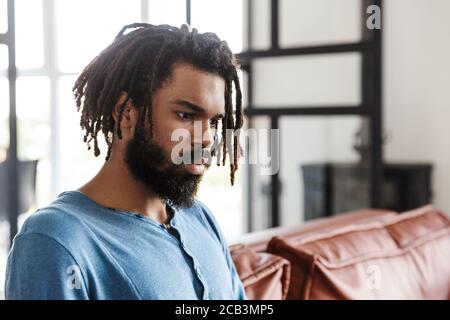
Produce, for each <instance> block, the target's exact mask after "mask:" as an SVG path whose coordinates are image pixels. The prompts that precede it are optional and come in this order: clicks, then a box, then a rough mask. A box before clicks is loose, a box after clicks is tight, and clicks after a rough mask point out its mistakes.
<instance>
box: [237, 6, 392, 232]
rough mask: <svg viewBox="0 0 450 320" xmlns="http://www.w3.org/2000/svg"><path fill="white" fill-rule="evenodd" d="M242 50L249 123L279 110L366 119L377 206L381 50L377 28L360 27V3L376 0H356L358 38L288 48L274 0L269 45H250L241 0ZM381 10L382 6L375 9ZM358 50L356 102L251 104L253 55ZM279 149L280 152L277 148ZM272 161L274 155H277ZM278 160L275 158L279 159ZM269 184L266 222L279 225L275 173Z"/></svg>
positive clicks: (275, 124)
mask: <svg viewBox="0 0 450 320" xmlns="http://www.w3.org/2000/svg"><path fill="white" fill-rule="evenodd" d="M247 1H248V4H247V48H248V50H247V51H244V52H241V53H239V54H238V57H239V60H240V62H241V64H242V68H243V70H244V71H245V72H246V74H247V90H246V92H247V106H246V109H245V111H244V112H245V115H246V117H247V119H248V123H249V127H252V118H254V117H258V116H267V117H269V118H270V128H271V129H278V128H279V119H280V117H285V116H341V115H357V116H361V117H366V118H367V119H369V124H370V125H369V136H370V138H369V140H370V147H371V152H370V159H369V180H370V182H369V186H370V194H369V199H370V205H371V206H372V207H374V208H376V207H380V204H381V202H380V194H381V193H380V191H381V177H382V164H383V150H382V86H381V81H382V73H381V71H382V69H381V66H382V60H381V58H382V56H381V54H382V51H381V44H382V43H381V40H382V38H381V35H382V33H381V29H373V30H369V29H368V28H367V27H366V24H365V21H366V19H367V13H366V8H367V7H368V6H370V5H376V6H378V7H379V8H380V9H381V8H382V0H361V2H362V10H361V17H362V19H361V23H362V25H361V28H362V29H361V30H362V38H361V40H360V41H358V42H352V43H341V44H333V45H319V46H300V47H292V48H281V47H280V45H279V18H280V17H279V0H271V2H270V9H271V15H270V39H271V41H270V42H271V46H270V48H269V49H268V50H252V49H251V45H252V24H253V21H252V2H253V1H254V0H247ZM381 12H382V10H381ZM351 52H358V53H360V54H361V55H362V60H361V64H362V65H361V104H359V105H356V106H355V105H353V106H352V105H349V106H342V105H341V106H332V105H325V106H314V107H312V106H297V107H290V106H289V107H283V106H273V107H257V106H255V105H254V104H253V94H254V93H253V88H252V85H253V81H252V80H253V79H252V63H253V61H255V60H256V59H261V58H273V57H288V56H304V55H318V54H322V55H323V54H333V53H351ZM280 154H281V152H280ZM277 161H280V159H279V157H278V159H277ZM279 163H280V162H279ZM252 176H253V170H252V168H251V166H248V168H247V181H248V184H247V189H246V193H247V195H246V197H247V199H248V201H247V208H246V210H247V225H248V230H247V231H248V232H251V231H252V222H253V207H252V199H253V187H252ZM270 190H271V196H270V197H271V201H270V202H271V208H270V227H276V226H279V225H280V179H279V173H276V174H274V175H272V177H271V181H270Z"/></svg>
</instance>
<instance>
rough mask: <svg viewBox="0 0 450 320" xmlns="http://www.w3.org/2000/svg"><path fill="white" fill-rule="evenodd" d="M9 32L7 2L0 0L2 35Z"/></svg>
mask: <svg viewBox="0 0 450 320" xmlns="http://www.w3.org/2000/svg"><path fill="white" fill-rule="evenodd" d="M6 31H8V5H7V0H0V33H6Z"/></svg>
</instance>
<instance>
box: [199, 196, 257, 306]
mask: <svg viewBox="0 0 450 320" xmlns="http://www.w3.org/2000/svg"><path fill="white" fill-rule="evenodd" d="M197 201H198V203H199V204H200V206H201V207H202V208H203V210H204V212H205V216H206V219H207V220H208V221H209V224H210V225H211V227H212V228H213V230H214V233H215V234H216V235H217V237H218V238H219V241H220V243H221V245H222V249H223V252H224V255H225V259H226V261H227V265H228V269H229V270H230V274H231V281H232V287H233V292H234V295H235V298H236V300H247V299H248V298H247V296H246V295H245V289H244V285H243V284H242V281H241V279H240V278H239V274H238V272H237V270H236V266H235V265H234V262H233V259H232V258H231V254H230V249H229V247H228V244H227V241H226V239H225V236H224V234H223V232H222V230H221V229H220V226H219V224H218V222H217V221H216V218H215V217H214V215H213V214H212V212H211V211H210V210H209V209H208V207H207V206H206V205H205V204H203V203H202V202H201V201H199V200H197Z"/></svg>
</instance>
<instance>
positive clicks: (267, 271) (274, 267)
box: [230, 244, 290, 300]
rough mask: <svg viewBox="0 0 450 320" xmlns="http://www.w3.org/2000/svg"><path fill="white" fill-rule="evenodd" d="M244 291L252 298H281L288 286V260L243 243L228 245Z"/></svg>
mask: <svg viewBox="0 0 450 320" xmlns="http://www.w3.org/2000/svg"><path fill="white" fill-rule="evenodd" d="M230 253H231V257H232V258H233V261H234V264H235V266H236V270H237V272H238V274H239V277H240V279H241V281H242V283H243V285H244V288H245V293H246V295H247V297H248V298H249V299H252V300H283V299H286V296H287V293H288V288H289V276H290V266H289V261H287V260H286V259H283V258H281V257H279V256H275V255H272V254H270V253H263V252H256V251H254V250H252V249H251V248H249V247H247V246H245V245H242V244H240V245H233V246H231V247H230Z"/></svg>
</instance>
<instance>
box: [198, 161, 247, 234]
mask: <svg viewBox="0 0 450 320" xmlns="http://www.w3.org/2000/svg"><path fill="white" fill-rule="evenodd" d="M244 174H245V171H244V169H243V167H242V166H241V167H240V168H239V169H238V171H236V175H235V181H234V185H233V186H231V184H230V166H229V162H228V160H227V163H226V164H225V166H216V165H215V164H214V165H211V167H210V168H209V169H208V171H207V172H206V173H205V175H204V177H203V180H202V182H201V184H200V187H199V190H198V199H199V200H200V201H202V202H203V203H205V204H206V205H207V206H208V207H209V209H211V211H212V212H213V214H214V216H215V217H216V218H217V221H218V222H219V225H220V227H221V229H222V231H223V233H224V235H225V237H226V238H227V239H230V238H233V237H237V236H239V235H241V234H243V233H244V231H245V230H244V207H243V198H242V196H243V189H242V181H243V175H244Z"/></svg>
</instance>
